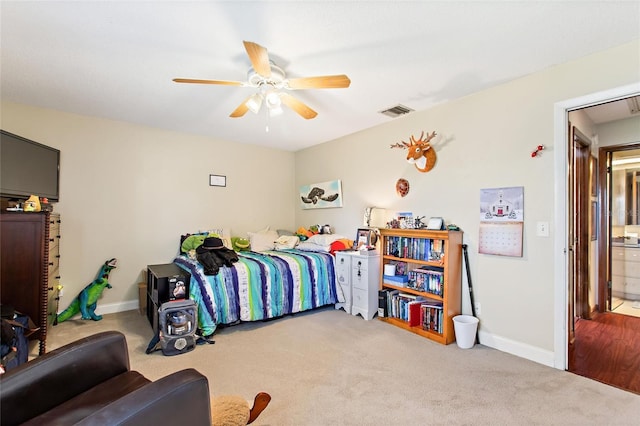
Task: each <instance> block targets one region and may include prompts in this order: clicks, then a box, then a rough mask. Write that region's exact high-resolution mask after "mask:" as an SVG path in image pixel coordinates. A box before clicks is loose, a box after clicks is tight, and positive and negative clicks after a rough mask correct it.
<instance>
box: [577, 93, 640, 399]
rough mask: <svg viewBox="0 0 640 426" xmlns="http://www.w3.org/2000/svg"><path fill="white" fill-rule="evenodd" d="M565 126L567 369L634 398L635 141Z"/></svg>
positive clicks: (638, 146)
mask: <svg viewBox="0 0 640 426" xmlns="http://www.w3.org/2000/svg"><path fill="white" fill-rule="evenodd" d="M611 103H626V101H625V100H624V99H622V100H617V101H614V102H611ZM588 109H589V108H588V107H587V108H582V110H588ZM578 111H580V109H578ZM582 113H583V114H586V113H584V112H582ZM569 117H574V118H576V117H578V116H576V115H575V114H574V115H570V116H569ZM587 121H588V120H587ZM635 123H636V122H635V121H634V124H635ZM582 125H583V127H584V128H589V126H587V125H585V123H584V122H583V123H582ZM614 125H615V121H612V122H611V124H609V126H610V127H609V130H610V129H611V126H614ZM567 129H568V138H567V158H568V161H567V164H568V175H567V194H568V199H567V212H568V216H567V218H568V225H567V237H568V238H567V254H568V255H567V265H568V268H567V269H568V275H567V276H568V280H567V284H568V286H567V287H566V292H567V310H566V312H567V317H566V318H567V326H568V329H567V331H566V335H565V336H566V340H565V342H566V344H567V367H566V369H567V370H568V371H570V372H573V373H576V374H579V375H581V376H584V377H587V378H590V379H594V380H598V381H601V382H604V383H607V384H609V385H612V386H616V387H619V388H621V389H625V390H628V391H631V392H635V393H639V394H640V374H638V371H640V359H638V356H637V355H638V353H640V344H639V343H638V342H640V244H639V238H638V237H639V236H640V137H638V132H637V131H635V130H634V131H631V132H628V135H630V137H631V138H632V139H633V138H635V140H636V141H637V142H635V143H634V142H630V141H629V140H625V141H624V143H620V144H618V145H607V143H611V140H603V141H598V135H599V134H600V130H605V128H601V127H598V126H597V125H596V126H593V128H591V129H590V134H591V135H592V137H591V138H588V137H586V136H585V135H584V134H582V133H581V132H580V130H578V129H577V128H576V127H574V126H572V125H571V123H568V124H567ZM604 134H605V135H607V134H608V135H609V136H610V135H611V132H607V131H604ZM594 141H595V144H598V143H599V142H600V145H604V146H599V147H598V150H597V151H596V150H594V149H592V147H593V146H594V145H595V144H594V143H593V142H594ZM613 141H614V142H616V139H615V138H613ZM593 154H596V155H593ZM587 215H588V218H587V219H586V220H585V217H584V216H587ZM585 223H586V225H585ZM590 265H596V266H595V269H594V268H593V267H592V266H590ZM636 274H637V278H636ZM636 284H637V285H636ZM636 287H637V295H636ZM636 298H637V299H638V303H637V308H634V307H633V306H634V303H635V300H634V299H636ZM629 299H630V300H629ZM627 305H631V306H629V308H630V310H627V311H625V307H627ZM636 312H637V314H636ZM634 314H636V315H634Z"/></svg>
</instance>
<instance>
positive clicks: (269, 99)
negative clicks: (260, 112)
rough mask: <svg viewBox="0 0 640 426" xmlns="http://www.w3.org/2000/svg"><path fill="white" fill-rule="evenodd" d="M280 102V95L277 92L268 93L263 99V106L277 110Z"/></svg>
mask: <svg viewBox="0 0 640 426" xmlns="http://www.w3.org/2000/svg"><path fill="white" fill-rule="evenodd" d="M281 103H282V101H281V100H280V94H279V93H277V92H269V93H267V96H266V97H265V104H266V105H267V107H269V108H279V107H280V104H281Z"/></svg>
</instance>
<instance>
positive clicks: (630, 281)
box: [611, 246, 640, 300]
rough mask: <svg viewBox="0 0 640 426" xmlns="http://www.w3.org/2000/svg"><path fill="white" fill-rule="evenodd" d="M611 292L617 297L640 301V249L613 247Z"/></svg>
mask: <svg viewBox="0 0 640 426" xmlns="http://www.w3.org/2000/svg"><path fill="white" fill-rule="evenodd" d="M611 290H612V294H613V295H614V296H616V297H621V298H623V299H630V300H640V248H637V247H619V246H614V247H612V249H611Z"/></svg>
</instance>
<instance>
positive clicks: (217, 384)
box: [47, 308, 640, 426]
mask: <svg viewBox="0 0 640 426" xmlns="http://www.w3.org/2000/svg"><path fill="white" fill-rule="evenodd" d="M103 330H120V331H122V332H123V333H124V334H125V335H126V336H127V341H128V344H129V352H130V357H131V367H132V369H134V370H138V371H140V372H141V373H142V374H144V375H145V376H147V377H148V378H150V379H158V378H160V377H162V376H164V375H166V374H169V373H171V372H173V371H177V370H179V369H182V368H186V367H194V368H196V369H197V370H199V371H200V372H201V373H203V374H204V375H206V376H207V377H208V379H209V386H210V389H211V392H212V393H213V394H216V395H222V394H236V395H241V396H243V397H244V398H246V399H251V398H253V396H254V395H255V394H256V393H257V392H260V391H265V392H268V393H270V394H271V396H272V401H271V404H270V405H269V406H268V407H267V409H266V410H265V411H264V412H263V413H262V415H261V416H260V417H259V418H258V420H257V421H256V422H255V423H254V424H256V425H263V426H264V425H271V426H280V425H425V424H430V425H635V424H638V422H639V421H640V396H639V395H635V394H633V393H630V392H625V391H622V390H620V389H617V388H614V387H611V386H607V385H604V384H602V383H599V382H596V381H593V380H589V379H586V378H584V377H581V376H577V375H574V374H572V373H568V372H565V371H560V370H557V369H554V368H550V367H546V366H543V365H540V364H537V363H535V362H532V361H528V360H526V359H522V358H518V357H516V356H513V355H509V354H506V353H503V352H500V351H497V350H494V349H491V348H488V347H485V346H482V345H476V346H475V347H473V348H472V349H460V348H458V347H457V345H456V344H452V345H448V346H443V345H439V344H437V343H434V342H432V341H429V340H427V339H424V338H422V337H420V336H417V335H415V334H412V333H410V332H407V331H405V330H402V329H399V328H397V327H393V326H392V325H389V324H385V323H383V322H382V321H378V320H375V319H374V320H372V321H364V320H363V319H362V318H361V317H354V316H351V315H348V314H346V313H345V312H344V311H341V310H334V309H333V308H322V309H318V310H315V311H312V312H306V313H301V314H296V315H294V316H289V317H285V318H281V319H277V320H272V321H267V322H257V323H245V324H241V325H237V326H233V327H227V328H222V329H219V330H218V331H217V332H216V334H215V335H214V339H215V341H216V343H215V344H213V345H203V346H197V347H196V349H195V350H194V351H192V352H189V353H186V354H182V355H178V356H173V357H167V356H163V355H162V353H161V352H155V353H153V354H151V355H146V354H145V349H146V347H147V344H148V343H149V341H150V339H151V337H152V331H151V327H150V326H149V323H148V321H147V319H146V317H144V316H141V315H140V314H139V313H138V312H137V311H128V312H122V313H118V314H111V315H105V316H104V318H103V319H102V320H101V321H97V322H96V321H83V320H80V319H74V320H69V321H67V322H64V323H62V324H59V325H57V326H55V327H53V328H52V330H51V332H50V336H49V339H48V342H47V345H48V346H47V348H48V350H52V349H54V348H56V347H59V346H61V345H63V344H66V343H68V342H70V341H73V340H75V339H77V338H79V337H81V336H86V335H89V334H93V333H95V332H99V331H103ZM178 409H179V404H178Z"/></svg>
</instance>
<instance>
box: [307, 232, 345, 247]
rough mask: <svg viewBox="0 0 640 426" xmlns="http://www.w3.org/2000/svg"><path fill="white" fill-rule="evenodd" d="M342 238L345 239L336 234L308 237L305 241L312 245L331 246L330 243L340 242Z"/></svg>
mask: <svg viewBox="0 0 640 426" xmlns="http://www.w3.org/2000/svg"><path fill="white" fill-rule="evenodd" d="M343 238H346V237H343V236H342V235H338V234H316V235H312V236H310V237H309V239H308V240H307V241H308V242H310V243H313V244H319V245H321V246H328V245H331V243H332V242H334V241H336V240H342V239H343Z"/></svg>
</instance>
